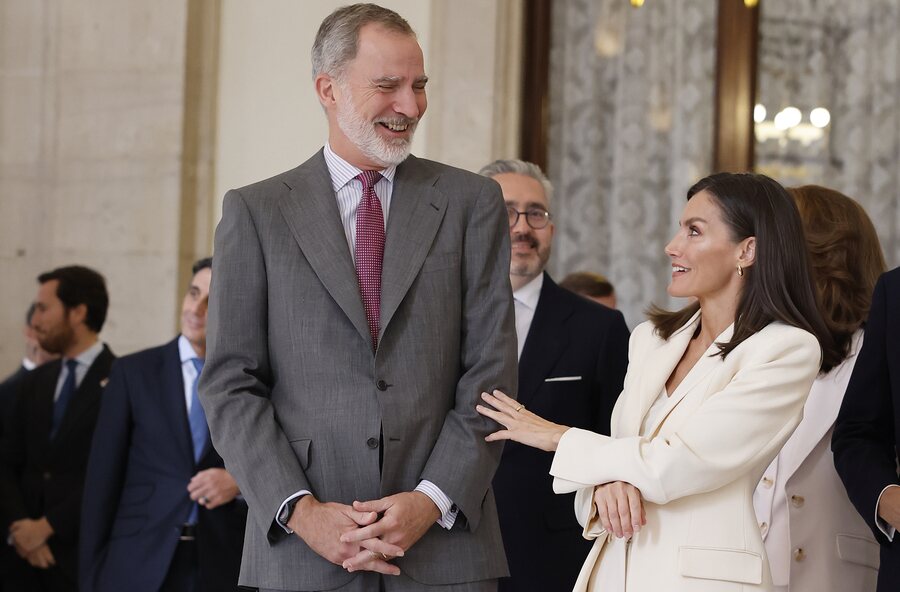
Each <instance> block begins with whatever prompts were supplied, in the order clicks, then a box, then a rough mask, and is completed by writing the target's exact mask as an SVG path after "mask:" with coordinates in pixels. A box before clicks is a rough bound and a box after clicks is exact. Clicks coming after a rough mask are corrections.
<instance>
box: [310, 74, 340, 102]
mask: <svg viewBox="0 0 900 592" xmlns="http://www.w3.org/2000/svg"><path fill="white" fill-rule="evenodd" d="M315 87H316V97H318V99H319V103H321V104H322V106H323V107H324V108H326V109H328V107H329V106H331V105H334V103H335V101H336V99H337V98H336V96H335V93H336V92H337V83H336V81H335V80H334V78H332V77H331V76H329V75H328V74H319V75H318V76H316V81H315Z"/></svg>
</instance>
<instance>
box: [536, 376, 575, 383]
mask: <svg viewBox="0 0 900 592" xmlns="http://www.w3.org/2000/svg"><path fill="white" fill-rule="evenodd" d="M579 380H581V377H580V376H555V377H553V378H545V379H544V382H577V381H579Z"/></svg>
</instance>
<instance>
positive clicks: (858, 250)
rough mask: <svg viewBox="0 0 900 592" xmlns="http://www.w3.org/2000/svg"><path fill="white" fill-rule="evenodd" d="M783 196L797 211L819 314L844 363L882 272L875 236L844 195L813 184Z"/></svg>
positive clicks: (862, 214)
mask: <svg viewBox="0 0 900 592" xmlns="http://www.w3.org/2000/svg"><path fill="white" fill-rule="evenodd" d="M787 191H788V193H789V194H790V195H791V197H793V198H794V201H795V202H796V203H797V208H798V209H799V210H800V219H801V220H802V222H803V231H804V234H805V235H806V246H807V248H808V249H809V254H810V257H811V259H810V261H811V263H812V270H813V277H814V278H815V282H816V291H817V292H818V296H819V305H820V306H821V309H822V315H823V316H824V317H825V323H826V324H827V325H828V328H829V329H830V330H831V334H832V336H833V337H834V342H835V344H836V345H837V347H838V349H839V350H840V351H841V354H842V358H845V357H847V354H848V353H849V352H850V343H851V340H852V338H853V333H855V332H856V330H857V329H859V328H860V327H861V326H862V325H863V323H865V322H866V318H867V317H868V316H869V305H870V304H871V302H872V291H873V290H874V289H875V282H876V281H877V280H878V276H880V275H881V274H882V273H884V270H885V267H886V265H885V262H884V254H883V253H882V251H881V244H880V243H879V242H878V234H877V233H876V232H875V226H873V225H872V220H870V219H869V216H868V215H867V214H866V211H865V210H863V208H862V206H861V205H859V204H858V203H856V202H855V201H853V200H852V199H850V198H849V197H847V196H846V195H844V194H843V193H840V192H838V191H835V190H833V189H828V188H827V187H820V186H818V185H804V186H802V187H793V188H790V189H788V190H787Z"/></svg>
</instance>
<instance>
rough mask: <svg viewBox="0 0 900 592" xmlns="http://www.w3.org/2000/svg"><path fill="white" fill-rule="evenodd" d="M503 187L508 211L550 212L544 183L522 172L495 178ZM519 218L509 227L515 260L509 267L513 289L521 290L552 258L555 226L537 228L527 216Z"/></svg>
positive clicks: (512, 259) (503, 174) (550, 224)
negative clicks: (551, 248)
mask: <svg viewBox="0 0 900 592" xmlns="http://www.w3.org/2000/svg"><path fill="white" fill-rule="evenodd" d="M494 181H496V182H497V183H498V184H499V185H500V189H501V191H502V192H503V201H505V202H506V206H507V207H508V208H513V209H514V210H516V211H519V212H527V211H529V210H540V211H541V212H549V211H550V208H549V204H548V203H547V196H546V195H545V194H544V187H543V186H542V185H541V183H540V181H538V180H537V179H534V178H533V177H529V176H527V175H521V174H519V173H500V174H499V175H495V176H494ZM518 218H519V219H518V220H517V221H516V223H515V224H514V225H513V226H510V228H509V240H510V243H511V246H512V257H511V259H510V264H509V280H510V282H511V283H512V287H513V290H517V289H519V288H521V287H522V286H524V285H525V284H527V283H528V282H530V281H531V280H533V279H534V278H536V277H537V276H538V275H540V273H541V272H542V271H544V267H545V266H546V265H547V261H548V260H549V259H550V247H551V243H552V241H553V223H552V222H550V223H548V224H547V225H546V226H545V227H543V228H540V229H534V228H532V227H531V226H529V225H528V223H527V221H526V216H525V215H524V214H520V215H519V217H518Z"/></svg>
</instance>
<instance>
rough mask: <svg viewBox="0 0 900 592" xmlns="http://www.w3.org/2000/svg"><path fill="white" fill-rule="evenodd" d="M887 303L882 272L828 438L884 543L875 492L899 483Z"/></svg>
mask: <svg viewBox="0 0 900 592" xmlns="http://www.w3.org/2000/svg"><path fill="white" fill-rule="evenodd" d="M890 302H891V300H890V298H888V290H887V285H886V282H885V276H882V278H881V279H880V280H879V281H878V284H876V286H875V291H874V294H873V296H872V306H871V309H870V311H869V320H868V323H866V335H865V339H863V345H862V349H861V350H860V352H859V356H858V357H857V359H856V365H855V366H854V367H853V374H852V375H851V377H850V383H849V384H848V385H847V392H846V394H845V395H844V400H843V403H842V404H841V411H840V413H839V414H838V418H837V422H836V423H835V427H834V435H833V437H832V440H831V449H832V451H833V452H834V465H835V468H836V469H837V472H838V475H840V477H841V480H842V481H843V482H844V487H845V488H846V489H847V494H848V496H849V497H850V501H852V502H853V505H854V506H855V507H856V510H857V511H858V512H859V513H860V515H861V516H862V517H863V519H864V520H865V521H866V523H867V524H868V525H869V528H871V529H872V532H873V533H874V534H875V537H876V538H877V539H878V540H879V541H881V542H882V543H887V542H888V540H887V538H886V537H885V536H884V534H883V533H882V532H881V530H880V529H879V528H878V526H877V525H876V524H875V509H876V505H877V502H878V496H879V495H881V491H882V490H883V489H884V488H885V487H887V486H888V485H891V484H900V480H898V478H897V451H896V449H895V442H896V434H895V432H894V429H895V426H894V417H895V410H894V406H893V402H892V385H891V376H890V364H891V362H890V360H889V359H888V352H887V337H888V326H887V323H888V306H889V303H890Z"/></svg>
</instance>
